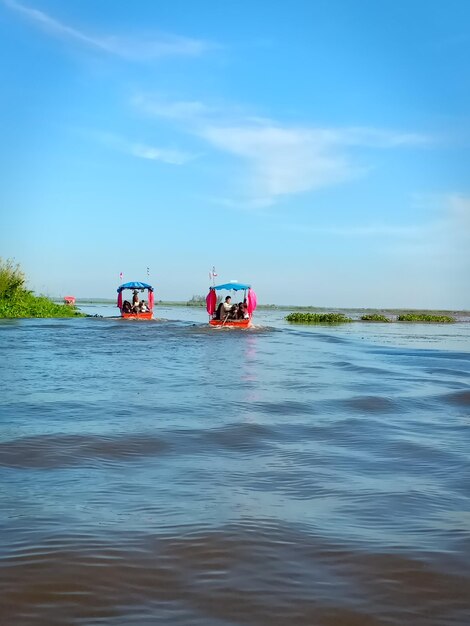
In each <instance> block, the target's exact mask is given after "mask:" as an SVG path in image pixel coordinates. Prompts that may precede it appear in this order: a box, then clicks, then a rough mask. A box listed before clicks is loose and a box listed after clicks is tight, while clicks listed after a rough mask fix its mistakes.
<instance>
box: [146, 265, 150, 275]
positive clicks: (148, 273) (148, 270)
mask: <svg viewBox="0 0 470 626" xmlns="http://www.w3.org/2000/svg"><path fill="white" fill-rule="evenodd" d="M147 276H150V268H149V267H147Z"/></svg>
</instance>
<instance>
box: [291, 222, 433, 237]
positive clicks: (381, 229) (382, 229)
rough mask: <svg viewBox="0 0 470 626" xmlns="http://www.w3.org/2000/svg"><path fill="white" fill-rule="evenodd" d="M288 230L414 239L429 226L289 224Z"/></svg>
mask: <svg viewBox="0 0 470 626" xmlns="http://www.w3.org/2000/svg"><path fill="white" fill-rule="evenodd" d="M284 228H286V230H289V231H293V232H297V233H302V234H317V235H331V236H332V237H345V238H358V237H365V238H367V237H371V238H375V237H380V238H381V239H384V238H400V239H401V238H403V239H413V238H416V237H422V236H423V230H426V229H427V228H428V226H427V225H426V226H424V227H423V225H419V226H418V225H415V226H396V225H392V224H376V223H372V224H361V225H359V226H357V225H356V226H318V227H317V226H311V225H309V224H287V225H285V226H284Z"/></svg>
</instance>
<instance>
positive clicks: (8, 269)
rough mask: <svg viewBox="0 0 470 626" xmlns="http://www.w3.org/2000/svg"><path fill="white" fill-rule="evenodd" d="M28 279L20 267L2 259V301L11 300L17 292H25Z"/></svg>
mask: <svg viewBox="0 0 470 626" xmlns="http://www.w3.org/2000/svg"><path fill="white" fill-rule="evenodd" d="M25 281H26V278H25V275H24V274H23V272H22V271H21V269H20V266H19V265H17V264H16V265H15V264H14V263H13V261H11V260H10V259H7V260H6V261H4V260H3V259H1V258H0V300H1V299H3V298H11V297H12V296H13V295H14V294H15V293H16V292H17V291H21V290H23V291H24V284H25Z"/></svg>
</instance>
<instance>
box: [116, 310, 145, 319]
mask: <svg viewBox="0 0 470 626" xmlns="http://www.w3.org/2000/svg"><path fill="white" fill-rule="evenodd" d="M121 317H122V319H125V320H151V319H152V317H153V313H152V311H148V312H146V313H121Z"/></svg>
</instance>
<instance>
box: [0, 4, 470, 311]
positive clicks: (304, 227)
mask: <svg viewBox="0 0 470 626" xmlns="http://www.w3.org/2000/svg"><path fill="white" fill-rule="evenodd" d="M469 20H470V3H469V2H467V1H466V0H450V1H446V2H442V1H439V2H437V1H433V0H408V1H406V2H405V1H404V0H403V1H397V0H393V1H389V0H382V1H381V2H376V0H357V2H350V1H348V0H328V1H326V0H325V1H321V0H311V1H310V0H309V1H307V0H304V1H300V0H293V1H291V2H278V3H275V2H272V1H264V0H257V1H256V2H252V1H244V0H241V1H238V2H233V3H225V2H220V1H219V0H214V1H211V0H206V1H203V0H201V1H200V2H190V1H189V0H187V1H182V0H179V1H178V0H176V1H174V2H172V3H167V2H165V3H163V2H153V1H152V0H139V1H136V2H132V3H129V2H116V0H98V1H97V0H80V1H75V2H67V3H65V2H62V1H59V0H25V2H19V1H16V0H0V78H1V81H2V95H1V98H0V131H1V142H0V167H1V171H2V185H1V187H0V202H1V206H2V211H1V217H0V220H1V222H0V226H1V228H0V255H1V256H2V257H4V258H5V257H7V258H8V257H12V258H14V259H16V261H18V262H19V263H20V264H21V265H22V267H23V269H24V270H25V272H26V273H27V275H28V277H29V279H30V286H31V287H32V288H33V289H35V290H37V291H38V292H44V293H48V294H50V295H64V294H66V293H72V294H74V295H76V296H94V297H98V296H102V297H114V294H115V290H116V286H117V285H118V284H119V273H120V272H123V274H124V279H125V280H142V279H145V278H146V268H147V266H149V267H150V273H151V274H150V280H151V282H152V283H153V284H155V286H156V288H157V298H159V299H164V300H165V299H166V300H170V299H178V300H184V299H188V298H190V297H191V296H192V295H193V294H203V293H205V292H206V290H207V286H208V282H209V281H208V272H209V269H210V268H211V267H212V266H213V265H215V267H216V270H217V272H218V274H219V277H220V279H221V281H224V282H225V281H228V280H233V279H236V280H240V281H244V282H251V283H252V284H253V286H254V287H255V288H256V291H257V293H258V298H259V301H261V302H265V303H296V304H312V305H317V306H335V307H337V306H345V307H347V306H364V307H419V308H470V289H469V284H470V281H469V272H470V150H469V147H470V69H469V67H470V66H469V63H468V59H469V58H470V31H469V29H468V24H469Z"/></svg>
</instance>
